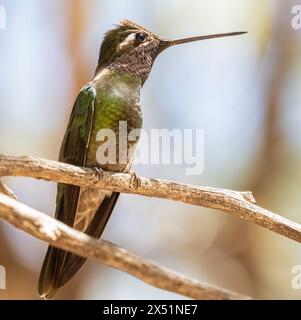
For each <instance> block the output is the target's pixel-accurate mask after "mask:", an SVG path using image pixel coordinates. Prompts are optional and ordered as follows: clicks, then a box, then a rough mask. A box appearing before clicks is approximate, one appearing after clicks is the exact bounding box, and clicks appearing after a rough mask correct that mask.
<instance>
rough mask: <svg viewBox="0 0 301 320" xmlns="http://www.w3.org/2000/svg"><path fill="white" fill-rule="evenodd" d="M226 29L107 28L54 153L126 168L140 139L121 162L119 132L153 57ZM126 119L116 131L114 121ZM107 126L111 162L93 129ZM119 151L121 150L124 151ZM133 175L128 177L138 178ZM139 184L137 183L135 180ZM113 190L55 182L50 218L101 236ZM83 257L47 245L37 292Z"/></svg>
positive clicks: (133, 124)
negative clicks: (177, 34)
mask: <svg viewBox="0 0 301 320" xmlns="http://www.w3.org/2000/svg"><path fill="white" fill-rule="evenodd" d="M243 33H246V32H231V33H220V34H212V35H202V36H195V37H189V38H183V39H177V40H168V39H165V38H163V37H161V36H158V35H156V34H154V33H152V32H150V31H148V30H147V29H146V28H144V27H143V26H140V25H138V24H137V23H135V22H132V21H130V20H123V21H121V22H120V23H119V24H118V25H116V26H115V28H114V29H112V30H110V31H108V32H107V33H106V34H105V36H104V39H103V41H102V44H101V46H100V50H99V58H98V64H97V68H96V71H95V75H94V78H93V79H92V80H91V81H89V82H88V83H87V84H86V85H85V86H84V87H83V88H82V89H81V90H80V92H79V94H78V96H77V98H76V100H75V103H74V106H73V109H72V112H71V116H70V119H69V122H68V126H67V130H66V133H65V136H64V138H63V142H62V145H61V149H60V153H59V161H61V162H64V163H68V164H72V165H76V166H85V167H91V168H94V169H95V170H96V171H97V172H98V174H99V176H100V178H101V174H102V170H109V171H112V172H131V171H130V168H131V164H132V161H133V158H134V154H135V149H136V146H137V143H138V140H139V135H138V137H137V139H136V141H131V142H128V143H127V146H126V150H125V153H126V156H127V157H126V159H127V160H126V161H119V160H120V158H121V156H122V157H123V156H124V154H122V152H119V151H121V150H119V149H120V146H119V142H118V141H119V136H120V135H121V134H129V132H130V131H131V130H133V129H138V130H140V129H141V128H142V113H141V107H140V102H139V101H140V91H141V88H142V86H143V84H144V82H145V81H146V79H147V78H148V76H149V73H150V71H151V69H152V66H153V63H154V61H155V59H156V57H157V56H158V55H159V54H160V53H161V52H162V51H164V50H165V49H167V48H169V47H172V46H175V45H179V44H184V43H188V42H192V41H200V40H206V39H213V38H221V37H228V36H236V35H240V34H243ZM120 121H125V122H126V124H127V127H126V131H125V132H123V133H121V130H120V126H119V123H120ZM102 129H109V130H111V132H112V131H113V133H114V134H116V137H117V138H116V139H115V146H114V147H115V148H116V161H111V162H112V163H111V162H110V161H108V162H107V163H101V164H100V163H99V161H97V150H98V148H99V147H101V146H102V145H103V144H104V143H106V142H105V141H99V139H97V133H98V132H99V131H100V130H102ZM123 153H124V150H123ZM131 174H133V178H134V180H133V181H136V182H138V177H137V176H136V174H135V173H133V172H131ZM137 185H138V184H137ZM118 197H119V193H118V192H111V191H106V190H101V189H98V188H81V187H78V186H73V185H68V184H63V183H59V184H58V187H57V198H56V211H55V218H56V219H58V220H59V221H62V222H63V223H65V224H67V225H68V226H70V227H73V228H74V229H76V230H79V231H82V232H85V233H86V234H88V235H90V236H92V237H95V238H100V237H101V235H102V233H103V230H104V228H105V226H106V224H107V222H108V220H109V218H110V216H111V213H112V211H113V209H114V206H115V204H116V201H117V199H118ZM85 261H86V258H84V257H80V256H77V255H75V254H73V253H70V252H68V251H64V250H62V249H58V248H55V247H53V246H51V245H50V246H49V247H48V250H47V253H46V256H45V259H44V262H43V265H42V269H41V272H40V277H39V284H38V292H39V294H40V296H41V297H43V298H45V299H50V298H53V297H54V296H55V294H56V292H57V291H58V290H59V289H60V288H61V287H62V286H64V285H65V284H66V283H67V282H68V281H69V280H70V279H71V278H73V277H74V275H75V274H76V273H77V272H78V271H79V269H80V268H81V267H82V265H83V264H84V263H85Z"/></svg>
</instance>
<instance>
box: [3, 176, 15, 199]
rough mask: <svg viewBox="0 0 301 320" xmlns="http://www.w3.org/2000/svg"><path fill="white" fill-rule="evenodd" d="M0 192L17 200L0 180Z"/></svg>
mask: <svg viewBox="0 0 301 320" xmlns="http://www.w3.org/2000/svg"><path fill="white" fill-rule="evenodd" d="M0 192H1V193H4V194H6V195H7V196H9V197H11V198H13V199H17V196H16V195H15V194H14V192H13V191H12V190H11V189H10V188H9V187H8V186H7V185H6V184H4V183H3V182H2V181H1V180H0Z"/></svg>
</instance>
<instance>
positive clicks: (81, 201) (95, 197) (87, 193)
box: [73, 188, 112, 232]
mask: <svg viewBox="0 0 301 320" xmlns="http://www.w3.org/2000/svg"><path fill="white" fill-rule="evenodd" d="M111 194H112V192H111V191H107V190H101V189H97V188H81V189H80V193H79V197H78V205H77V210H76V215H75V221H74V225H73V227H74V228H75V229H76V230H79V231H83V232H84V231H86V230H87V228H88V226H89V224H90V222H91V221H92V219H93V217H94V215H95V213H96V211H97V210H98V208H99V206H100V205H101V203H102V201H103V200H104V198H105V197H110V196H111Z"/></svg>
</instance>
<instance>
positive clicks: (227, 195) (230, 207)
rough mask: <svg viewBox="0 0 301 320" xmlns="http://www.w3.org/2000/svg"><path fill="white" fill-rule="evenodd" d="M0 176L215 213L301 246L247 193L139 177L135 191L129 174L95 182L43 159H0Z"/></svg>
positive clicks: (297, 229) (294, 232) (295, 233)
mask: <svg viewBox="0 0 301 320" xmlns="http://www.w3.org/2000/svg"><path fill="white" fill-rule="evenodd" d="M0 176H27V177H33V178H38V179H46V180H52V181H58V182H63V183H68V184H74V185H78V186H81V187H94V188H101V189H107V190H112V191H117V192H123V193H133V194H140V195H144V196H148V197H156V198H164V199H169V200H175V201H181V202H184V203H188V204H193V205H197V206H202V207H207V208H212V209H219V210H222V211H224V212H227V213H230V214H231V215H233V216H237V217H239V218H241V219H243V220H246V221H248V222H253V223H255V224H257V225H260V226H262V227H264V228H267V229H269V230H272V231H274V232H276V233H278V234H281V235H283V236H285V237H287V238H290V239H293V240H295V241H298V242H301V225H300V224H298V223H295V222H293V221H290V220H288V219H286V218H284V217H282V216H280V215H278V214H275V213H273V212H271V211H268V210H266V209H263V208H261V207H259V206H257V205H255V204H254V202H255V200H254V198H253V196H252V194H251V193H250V192H238V191H232V190H227V189H217V188H210V187H198V186H192V185H188V184H182V183H175V182H171V181H163V180H157V179H148V178H143V177H140V182H141V183H140V185H139V187H138V188H135V187H133V186H132V184H131V181H132V176H131V175H130V174H125V173H110V172H104V174H103V178H102V179H99V177H98V175H97V174H96V173H95V172H94V171H93V170H92V169H89V168H79V167H75V166H72V165H68V164H64V163H60V162H56V161H50V160H45V159H38V158H28V157H8V156H1V155H0Z"/></svg>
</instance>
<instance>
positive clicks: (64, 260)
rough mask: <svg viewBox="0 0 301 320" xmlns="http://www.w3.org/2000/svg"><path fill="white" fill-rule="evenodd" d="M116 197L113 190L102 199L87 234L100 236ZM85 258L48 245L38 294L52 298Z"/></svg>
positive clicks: (117, 195)
mask: <svg viewBox="0 0 301 320" xmlns="http://www.w3.org/2000/svg"><path fill="white" fill-rule="evenodd" d="M118 197H119V193H117V192H114V193H112V195H111V196H110V197H108V198H105V199H104V200H103V201H102V203H101V205H100V207H99V208H98V210H97V212H96V214H95V216H94V217H93V219H92V221H91V223H90V225H89V227H88V229H87V230H86V233H87V234H88V235H90V236H92V237H95V238H100V236H101V234H102V233H103V230H104V228H105V226H106V224H107V222H108V220H109V218H110V216H111V213H112V211H113V209H114V207H115V204H116V201H117V199H118ZM86 260H87V258H84V257H80V256H78V255H76V254H73V253H71V252H68V251H65V250H62V249H58V248H55V247H53V246H49V247H48V251H47V253H46V256H45V259H44V262H43V266H42V269H41V273H40V278H39V286H38V291H39V294H40V296H41V297H43V298H46V299H51V298H53V297H54V295H55V294H56V292H57V291H58V289H59V288H61V287H62V286H63V285H65V284H66V283H67V282H68V281H69V280H71V279H72V278H73V277H74V275H75V274H76V273H77V272H78V271H79V269H80V268H81V267H82V265H83V264H84V263H85V261H86Z"/></svg>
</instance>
